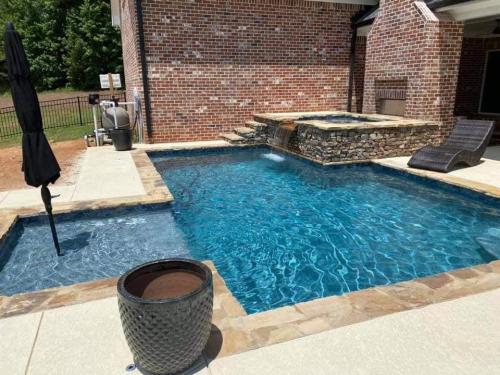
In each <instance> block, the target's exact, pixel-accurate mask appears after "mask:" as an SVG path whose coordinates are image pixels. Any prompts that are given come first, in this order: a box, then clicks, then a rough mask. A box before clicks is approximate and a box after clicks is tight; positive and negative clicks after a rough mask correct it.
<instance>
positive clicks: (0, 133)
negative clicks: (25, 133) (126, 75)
mask: <svg viewBox="0 0 500 375" xmlns="http://www.w3.org/2000/svg"><path fill="white" fill-rule="evenodd" d="M115 97H118V98H119V100H120V101H125V93H121V94H120V95H115ZM101 99H102V100H109V99H111V97H110V96H108V97H106V96H102V95H101ZM40 109H41V111H42V118H43V127H44V129H45V130H48V129H56V128H67V127H72V126H85V125H91V124H93V122H94V119H93V116H92V106H91V105H90V104H89V102H88V97H86V96H76V97H73V98H65V99H55V100H46V101H42V102H40ZM19 134H22V130H21V127H20V126H19V123H18V121H17V117H16V111H15V109H14V107H4V108H0V139H4V138H8V137H12V136H16V135H19Z"/></svg>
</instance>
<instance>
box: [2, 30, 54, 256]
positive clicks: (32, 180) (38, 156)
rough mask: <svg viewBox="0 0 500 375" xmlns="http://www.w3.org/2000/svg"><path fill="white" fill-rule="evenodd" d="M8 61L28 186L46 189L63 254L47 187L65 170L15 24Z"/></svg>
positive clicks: (9, 37) (45, 199) (8, 33)
mask: <svg viewBox="0 0 500 375" xmlns="http://www.w3.org/2000/svg"><path fill="white" fill-rule="evenodd" d="M5 58H6V60H7V71H8V77H9V83H10V89H11V92H12V101H13V102H14V107H15V109H16V115H17V119H18V120H19V124H20V125H21V128H22V130H23V141H22V149H23V167H22V170H23V171H24V179H25V180H26V183H27V184H28V185H31V186H34V187H38V186H42V189H41V193H42V200H43V203H44V205H45V209H46V210H47V214H48V216H49V222H50V228H51V231H52V238H53V240H54V245H55V247H56V250H57V255H61V251H60V247H59V241H58V239H57V232H56V227H55V224H54V217H53V216H52V203H51V200H52V196H51V194H50V191H49V189H48V187H47V185H48V184H49V183H54V182H56V180H57V179H58V178H59V175H60V172H61V168H60V167H59V164H58V163H57V160H56V158H55V156H54V153H53V152H52V149H51V148H50V145H49V142H48V141H47V138H46V137H45V134H44V133H43V122H42V114H41V112H40V103H39V102H38V96H37V93H36V91H35V87H34V86H33V82H31V77H30V68H29V64H28V59H27V58H26V53H25V52H24V47H23V44H22V42H21V38H20V36H19V34H18V33H17V32H16V30H15V29H14V26H13V25H12V23H10V22H9V23H7V26H6V30H5Z"/></svg>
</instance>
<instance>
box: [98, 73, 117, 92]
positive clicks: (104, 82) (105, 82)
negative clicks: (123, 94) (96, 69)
mask: <svg viewBox="0 0 500 375" xmlns="http://www.w3.org/2000/svg"><path fill="white" fill-rule="evenodd" d="M111 77H112V79H113V87H114V88H115V89H120V88H121V87H122V79H121V77H120V75H119V74H111ZM99 80H100V81H101V89H109V75H108V74H99Z"/></svg>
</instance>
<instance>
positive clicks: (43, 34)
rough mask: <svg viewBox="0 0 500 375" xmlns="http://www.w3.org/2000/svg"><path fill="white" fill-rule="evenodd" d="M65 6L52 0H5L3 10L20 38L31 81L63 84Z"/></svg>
mask: <svg viewBox="0 0 500 375" xmlns="http://www.w3.org/2000/svg"><path fill="white" fill-rule="evenodd" d="M64 10H65V9H64V8H63V7H61V6H60V1H56V0H9V1H7V13H8V14H9V16H10V18H11V20H12V21H13V22H14V25H15V27H16V29H17V31H18V32H19V33H20V34H21V36H22V38H23V44H24V47H25V50H26V55H27V56H28V59H29V61H30V66H31V73H32V77H33V80H34V82H35V85H36V86H37V87H38V88H40V89H53V88H57V87H61V86H64V84H65V82H66V75H65V74H64V69H63V55H64V44H63V40H64V24H65V17H66V15H65V11H64Z"/></svg>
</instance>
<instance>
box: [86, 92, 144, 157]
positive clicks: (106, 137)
mask: <svg viewBox="0 0 500 375" xmlns="http://www.w3.org/2000/svg"><path fill="white" fill-rule="evenodd" d="M89 104H90V105H91V106H92V114H93V120H94V134H93V135H88V136H86V137H85V141H86V143H87V145H89V144H90V138H94V139H95V143H96V146H97V147H99V146H102V145H104V144H105V143H111V142H110V139H111V141H112V143H113V144H114V145H115V148H116V150H117V151H124V150H130V148H131V147H132V133H133V131H135V130H136V129H137V131H138V138H139V142H141V143H142V142H143V137H142V128H143V119H142V113H141V100H140V96H139V92H138V90H137V89H134V101H131V102H120V101H118V99H116V98H115V97H113V98H112V100H100V97H99V94H90V95H89ZM130 106H132V107H133V117H134V122H133V125H132V126H131V121H130V115H129V111H128V109H129V107H130ZM98 110H99V111H100V114H101V119H100V121H99V119H98Z"/></svg>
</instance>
